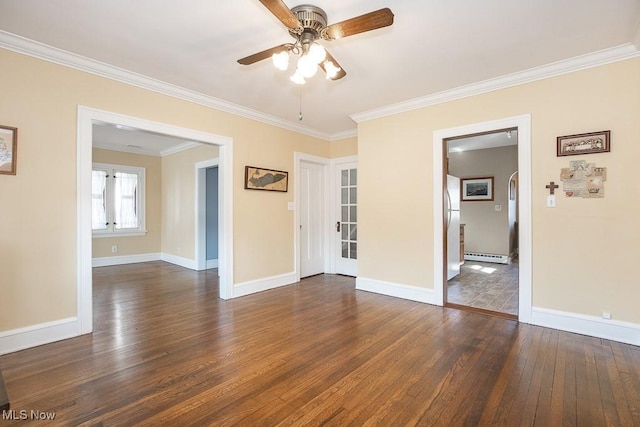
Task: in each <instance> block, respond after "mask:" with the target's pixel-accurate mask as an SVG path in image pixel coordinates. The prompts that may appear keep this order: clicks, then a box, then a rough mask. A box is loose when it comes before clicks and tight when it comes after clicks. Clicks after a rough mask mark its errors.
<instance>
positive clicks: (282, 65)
mask: <svg viewBox="0 0 640 427" xmlns="http://www.w3.org/2000/svg"><path fill="white" fill-rule="evenodd" d="M271 59H272V60H273V65H274V66H275V67H276V68H277V69H278V70H281V71H285V70H286V69H287V68H289V52H287V51H282V52H280V53H274V54H273V55H272V56H271Z"/></svg>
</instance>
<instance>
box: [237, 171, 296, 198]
mask: <svg viewBox="0 0 640 427" xmlns="http://www.w3.org/2000/svg"><path fill="white" fill-rule="evenodd" d="M244 188H245V189H247V190H267V191H282V192H285V193H286V192H287V190H288V188H289V172H285V171H278V170H273V169H264V168H257V167H255V166H246V167H245V168H244Z"/></svg>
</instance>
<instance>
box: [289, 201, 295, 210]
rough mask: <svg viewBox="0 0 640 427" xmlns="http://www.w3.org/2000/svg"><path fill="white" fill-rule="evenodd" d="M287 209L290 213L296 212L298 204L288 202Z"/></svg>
mask: <svg viewBox="0 0 640 427" xmlns="http://www.w3.org/2000/svg"><path fill="white" fill-rule="evenodd" d="M287 209H288V210H290V211H295V210H296V202H288V203H287Z"/></svg>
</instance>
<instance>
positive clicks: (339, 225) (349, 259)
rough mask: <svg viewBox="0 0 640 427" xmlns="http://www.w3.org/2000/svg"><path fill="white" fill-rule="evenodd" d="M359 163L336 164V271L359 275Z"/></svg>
mask: <svg viewBox="0 0 640 427" xmlns="http://www.w3.org/2000/svg"><path fill="white" fill-rule="evenodd" d="M357 166H358V165H357V163H355V162H352V163H343V164H340V165H337V166H336V174H337V176H336V179H337V181H336V183H337V186H336V187H337V203H336V206H337V207H338V212H337V218H338V219H337V221H336V223H335V232H336V244H337V248H336V273H337V274H345V275H348V276H357V275H358V168H357Z"/></svg>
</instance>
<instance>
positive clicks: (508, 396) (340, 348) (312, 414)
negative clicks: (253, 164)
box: [0, 262, 640, 426]
mask: <svg viewBox="0 0 640 427" xmlns="http://www.w3.org/2000/svg"><path fill="white" fill-rule="evenodd" d="M94 307H95V313H94V316H95V332H94V333H93V335H89V336H82V337H78V338H74V339H70V340H66V341H62V342H57V343H53V344H48V345H45V346H41V347H37V348H33V349H29V350H24V351H21V352H17V353H13V354H8V355H4V356H1V357H0V371H2V373H3V375H4V379H5V383H6V387H7V392H8V394H9V397H10V400H11V410H12V411H16V412H15V414H18V415H19V414H20V412H19V411H21V410H23V411H32V410H35V411H40V412H49V411H50V412H55V421H54V422H53V424H56V425H74V426H75V425H87V426H89V425H104V426H107V425H153V426H155V425H180V426H185V425H197V426H203V425H216V426H217V425H241V426H275V425H335V426H343V425H356V426H360V425H381V426H405V425H409V426H411V425H421V426H431V425H443V426H449V425H452V426H456V425H471V426H473V425H484V426H494V425H502V426H520V425H537V426H553V425H569V426H603V425H612V426H634V425H637V426H640V348H639V347H635V346H631V345H626V344H621V343H617V342H613V341H608V340H603V339H597V338H590V337H586V336H581V335H576V334H571V333H565V332H560V331H556V330H552V329H545V328H541V327H535V326H529V325H524V324H518V323H517V322H515V321H511V320H504V319H500V318H495V317H491V316H487V315H482V314H477V313H470V312H465V311H458V310H455V309H448V308H442V307H435V306H430V305H427V304H421V303H416V302H412V301H407V300H402V299H396V298H391V297H386V296H382V295H376V294H373V293H367V292H361V291H355V290H354V280H353V279H352V278H347V277H342V276H330V275H321V276H315V277H312V278H310V279H307V280H303V281H302V282H301V283H299V284H296V285H291V286H287V287H283V288H279V289H275V290H271V291H266V292H262V293H259V294H255V295H250V296H247V297H242V298H238V299H235V300H229V301H223V300H220V299H218V286H217V277H216V272H215V270H210V271H208V272H206V273H205V272H200V273H198V272H193V271H190V270H186V269H183V268H181V267H177V266H173V265H170V264H166V263H163V262H151V263H145V264H134V265H125V266H119V267H102V268H97V269H95V270H94ZM5 415H6V414H5ZM5 418H6V417H5ZM32 421H33V420H32ZM33 422H34V423H35V421H33ZM28 423H29V422H28V420H27V421H10V420H7V419H5V420H3V421H0V424H2V425H13V424H15V425H21V426H22V425H27V424H28Z"/></svg>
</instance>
